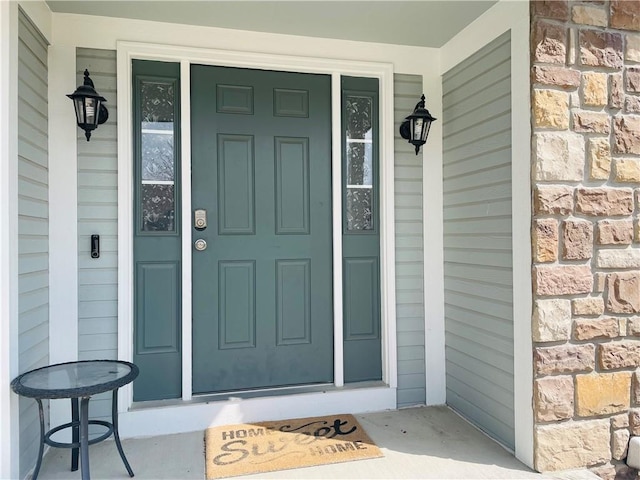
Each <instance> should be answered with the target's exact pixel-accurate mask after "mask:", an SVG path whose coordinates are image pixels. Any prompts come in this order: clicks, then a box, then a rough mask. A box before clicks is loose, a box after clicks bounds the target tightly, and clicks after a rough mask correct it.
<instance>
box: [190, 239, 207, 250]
mask: <svg viewBox="0 0 640 480" xmlns="http://www.w3.org/2000/svg"><path fill="white" fill-rule="evenodd" d="M193 246H194V247H195V248H196V250H197V251H199V252H202V251H203V250H206V249H207V242H206V241H205V240H204V239H202V238H199V239H197V240H196V241H195V242H194V243H193Z"/></svg>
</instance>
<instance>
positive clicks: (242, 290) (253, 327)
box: [191, 65, 333, 394]
mask: <svg viewBox="0 0 640 480" xmlns="http://www.w3.org/2000/svg"><path fill="white" fill-rule="evenodd" d="M191 96H192V105H191V112H192V122H191V124H192V206H193V207H194V209H205V210H206V211H207V213H208V216H209V218H208V227H207V228H206V229H204V230H197V229H195V228H194V229H193V230H192V235H193V240H194V241H195V240H196V239H199V238H202V239H204V240H205V241H206V242H207V245H208V246H207V249H206V250H204V251H196V250H194V251H193V391H194V393H196V394H197V393H207V392H221V391H229V390H242V389H253V388H266V387H277V386H285V385H297V384H309V383H328V382H332V381H333V314H332V305H333V301H332V270H331V265H332V253H331V245H332V243H331V242H332V232H331V228H332V218H331V150H330V147H331V124H330V118H331V117H330V78H329V77H328V76H324V75H308V74H294V73H283V72H271V71H262V70H245V69H235V68H222V67H211V66H203V65H193V66H192V68H191ZM214 217H217V218H214Z"/></svg>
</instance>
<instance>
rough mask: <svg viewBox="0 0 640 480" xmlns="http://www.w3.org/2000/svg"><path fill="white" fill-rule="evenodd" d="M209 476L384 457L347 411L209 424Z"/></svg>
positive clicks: (207, 442) (209, 477)
mask: <svg viewBox="0 0 640 480" xmlns="http://www.w3.org/2000/svg"><path fill="white" fill-rule="evenodd" d="M205 446H206V465H207V479H213V478H223V477H231V476H235V475H246V474H250V473H259V472H271V471H274V470H286V469H290V468H300V467H310V466H312V465H322V464H327V463H338V462H347V461H350V460H360V459H366V458H375V457H381V456H382V452H381V451H380V449H379V448H378V447H377V446H376V445H375V444H374V443H373V441H372V440H371V439H370V438H369V436H368V435H367V433H366V432H365V431H364V429H363V428H362V427H361V426H360V424H359V423H358V421H357V420H356V419H355V418H354V417H353V416H352V415H348V414H343V415H332V416H327V417H312V418H299V419H295V420H282V421H278V422H260V423H252V424H239V425H226V426H223V427H213V428H209V429H208V430H207V432H206V435H205Z"/></svg>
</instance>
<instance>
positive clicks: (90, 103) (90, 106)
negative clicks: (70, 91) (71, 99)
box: [84, 98, 100, 126]
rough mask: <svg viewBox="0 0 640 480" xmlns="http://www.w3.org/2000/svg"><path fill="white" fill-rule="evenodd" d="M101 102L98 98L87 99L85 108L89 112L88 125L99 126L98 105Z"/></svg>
mask: <svg viewBox="0 0 640 480" xmlns="http://www.w3.org/2000/svg"><path fill="white" fill-rule="evenodd" d="M99 104H100V102H99V101H98V99H96V98H85V99H84V107H85V109H86V112H87V119H86V123H87V124H89V125H96V126H97V125H98V115H97V113H98V108H99V107H98V105H99Z"/></svg>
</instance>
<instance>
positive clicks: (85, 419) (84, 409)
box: [80, 397, 91, 480]
mask: <svg viewBox="0 0 640 480" xmlns="http://www.w3.org/2000/svg"><path fill="white" fill-rule="evenodd" d="M89 398H90V397H82V400H81V401H80V469H81V472H82V480H90V478H91V474H90V473H89Z"/></svg>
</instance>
